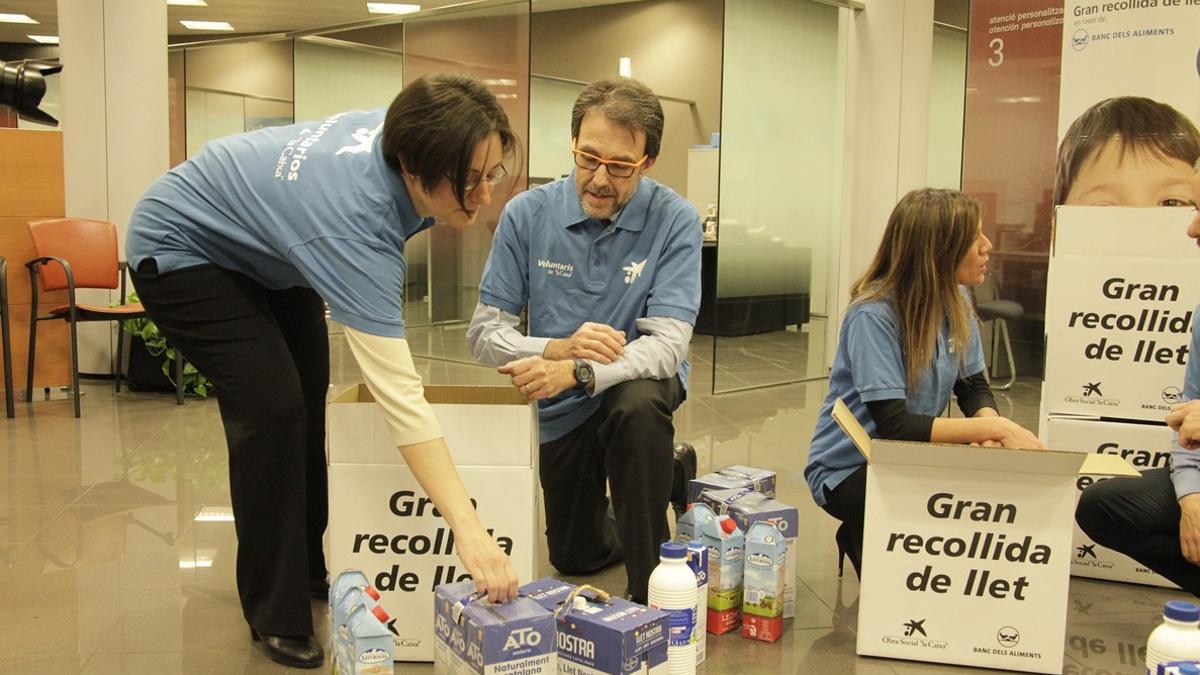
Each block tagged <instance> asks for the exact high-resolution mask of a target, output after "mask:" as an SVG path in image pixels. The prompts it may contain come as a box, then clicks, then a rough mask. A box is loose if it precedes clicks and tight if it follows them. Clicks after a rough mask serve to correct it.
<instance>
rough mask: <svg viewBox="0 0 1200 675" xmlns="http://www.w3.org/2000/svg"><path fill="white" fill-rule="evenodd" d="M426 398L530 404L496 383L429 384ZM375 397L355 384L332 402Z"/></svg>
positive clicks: (358, 400)
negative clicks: (469, 384)
mask: <svg viewBox="0 0 1200 675" xmlns="http://www.w3.org/2000/svg"><path fill="white" fill-rule="evenodd" d="M425 400H426V401H429V402H430V403H464V404H483V405H529V401H528V400H526V399H525V397H524V396H522V395H521V394H520V393H519V392H517V390H516V389H514V388H512V387H507V386H495V385H479V386H464V385H427V386H426V387H425ZM374 401H375V397H374V396H373V395H372V394H371V390H370V389H368V388H367V385H365V384H361V383H360V384H355V385H351V386H350V387H348V388H347V389H346V390H345V391H343V392H341V393H340V394H337V395H336V396H334V397H333V398H332V399H331V400H330V402H331V403H373V402H374Z"/></svg>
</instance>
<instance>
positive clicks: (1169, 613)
mask: <svg viewBox="0 0 1200 675" xmlns="http://www.w3.org/2000/svg"><path fill="white" fill-rule="evenodd" d="M1163 616H1165V617H1167V618H1168V619H1174V620H1176V621H1200V607H1197V606H1196V605H1195V604H1193V603H1190V602H1188V601H1186V600H1168V601H1167V604H1166V605H1165V606H1164V607H1163Z"/></svg>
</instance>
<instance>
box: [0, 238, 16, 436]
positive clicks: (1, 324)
mask: <svg viewBox="0 0 1200 675" xmlns="http://www.w3.org/2000/svg"><path fill="white" fill-rule="evenodd" d="M0 348H2V349H3V356H4V413H5V414H6V415H8V417H10V418H12V417H15V416H16V409H15V407H14V406H13V388H12V387H13V385H12V344H11V343H9V340H8V262H7V261H6V260H4V256H0Z"/></svg>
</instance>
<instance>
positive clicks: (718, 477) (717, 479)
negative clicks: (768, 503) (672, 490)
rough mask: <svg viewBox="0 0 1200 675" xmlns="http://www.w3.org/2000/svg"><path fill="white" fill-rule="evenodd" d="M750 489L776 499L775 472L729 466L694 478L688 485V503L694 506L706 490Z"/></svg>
mask: <svg viewBox="0 0 1200 675" xmlns="http://www.w3.org/2000/svg"><path fill="white" fill-rule="evenodd" d="M730 488H750V489H751V490H754V491H755V492H761V493H763V494H765V495H766V496H768V497H771V498H774V497H775V472H774V471H771V470H770V469H756V468H754V467H752V466H737V465H735V466H728V467H725V468H724V469H721V470H720V471H714V472H712V473H709V474H705V475H703V476H700V477H699V478H693V479H692V480H691V481H690V482H689V483H688V503H689V504H694V503H695V502H696V501H697V500H699V499H700V493H701V492H704V491H705V490H728V489H730Z"/></svg>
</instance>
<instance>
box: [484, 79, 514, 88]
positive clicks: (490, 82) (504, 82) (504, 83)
mask: <svg viewBox="0 0 1200 675" xmlns="http://www.w3.org/2000/svg"><path fill="white" fill-rule="evenodd" d="M483 83H484V84H485V85H487V86H489V87H515V86H517V81H516V80H514V79H511V78H508V77H501V78H488V79H486V80H484V81H483Z"/></svg>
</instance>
